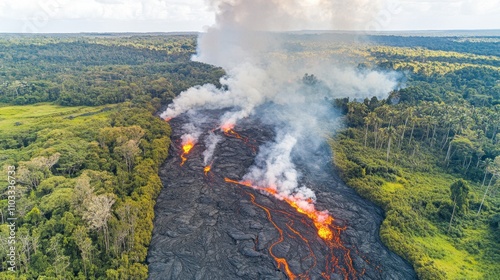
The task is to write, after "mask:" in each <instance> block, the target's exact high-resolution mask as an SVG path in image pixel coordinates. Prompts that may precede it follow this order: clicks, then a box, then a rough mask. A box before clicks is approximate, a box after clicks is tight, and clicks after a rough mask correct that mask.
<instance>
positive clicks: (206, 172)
mask: <svg viewBox="0 0 500 280" xmlns="http://www.w3.org/2000/svg"><path fill="white" fill-rule="evenodd" d="M211 169H212V165H207V166H205V168H203V172H204V173H205V176H207V175H208V172H210V170H211Z"/></svg>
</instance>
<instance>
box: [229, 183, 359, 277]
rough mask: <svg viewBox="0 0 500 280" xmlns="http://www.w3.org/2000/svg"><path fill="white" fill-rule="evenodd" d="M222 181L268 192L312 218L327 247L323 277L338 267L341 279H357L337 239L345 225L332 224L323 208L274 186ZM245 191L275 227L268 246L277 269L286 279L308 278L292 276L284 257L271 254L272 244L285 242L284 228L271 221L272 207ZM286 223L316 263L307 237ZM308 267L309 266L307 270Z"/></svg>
mask: <svg viewBox="0 0 500 280" xmlns="http://www.w3.org/2000/svg"><path fill="white" fill-rule="evenodd" d="M224 181H225V182H227V183H232V184H237V185H239V186H245V187H249V188H252V189H255V190H259V191H263V192H264V193H267V194H271V195H273V196H274V197H276V198H278V199H280V200H283V201H285V202H286V203H287V204H288V205H290V206H291V207H292V208H294V209H295V210H296V211H297V213H300V214H303V215H305V216H306V217H308V218H309V219H310V220H311V221H312V223H313V224H314V226H315V228H316V230H317V234H318V236H319V237H320V238H321V239H323V240H324V242H325V245H326V247H327V248H328V249H329V254H330V257H329V258H328V259H327V263H326V266H325V269H324V272H323V273H322V276H323V277H324V278H325V279H330V275H331V273H333V272H334V271H336V270H337V272H340V273H341V274H342V275H343V276H344V279H356V278H357V277H356V275H357V274H358V273H357V272H356V270H355V269H354V267H353V263H352V258H351V251H350V250H349V249H348V248H346V247H345V246H344V245H342V243H341V240H340V231H342V230H344V229H345V228H337V227H334V226H333V225H332V222H333V221H334V219H333V217H332V216H330V215H329V214H328V213H326V212H324V211H318V210H316V209H315V207H314V205H313V204H312V203H313V202H312V200H303V201H300V200H297V199H295V198H293V197H282V196H280V195H279V194H278V192H277V191H276V189H274V188H271V187H258V186H254V185H253V184H252V183H251V182H249V181H241V182H240V181H235V180H232V179H229V178H224ZM247 194H248V195H249V196H250V199H251V202H252V204H254V205H255V206H258V207H259V208H261V209H263V210H264V211H265V212H266V215H267V217H268V220H269V221H270V222H271V224H273V226H274V227H275V228H276V230H278V233H279V236H280V237H279V239H278V240H277V241H276V242H274V243H273V244H272V245H271V246H270V247H269V254H270V255H271V256H272V257H273V259H274V260H275V261H276V263H277V264H278V267H280V269H283V270H284V272H285V273H286V275H287V276H288V278H289V279H296V278H298V279H310V277H309V275H308V273H307V272H305V273H303V274H299V275H295V274H294V273H293V272H292V271H291V269H290V267H289V265H288V262H287V261H286V259H285V258H280V257H277V256H276V255H275V254H274V253H273V250H272V249H273V247H275V246H276V245H277V244H279V243H281V242H283V241H284V235H283V229H282V228H280V227H279V226H278V225H277V224H276V222H274V221H273V219H272V215H271V209H269V208H267V207H265V206H263V205H260V204H258V203H256V202H255V196H254V195H253V194H251V193H248V192H247ZM276 211H278V210H276ZM278 212H282V211H278ZM283 214H287V213H286V212H283ZM301 222H302V223H303V224H304V225H305V226H306V227H307V226H308V224H309V223H307V222H306V221H303V220H301ZM291 223H292V224H293V221H291ZM286 226H287V228H288V229H289V230H290V231H291V232H293V233H294V234H295V235H297V236H298V237H299V238H300V239H302V240H303V241H304V242H305V244H306V246H307V247H308V248H309V250H310V253H309V256H310V257H312V258H313V259H314V264H313V265H312V267H314V266H316V256H315V255H314V252H313V251H312V249H311V247H310V245H309V240H307V239H306V238H305V237H304V236H303V235H302V234H300V233H299V232H298V231H297V230H296V229H294V228H292V226H291V225H290V224H287V225H286ZM333 230H336V233H337V234H334V231H333ZM335 252H342V260H343V265H342V266H344V267H346V268H344V267H342V266H341V265H340V264H339V261H340V260H339V258H337V257H336V256H335ZM312 267H311V268H312ZM311 268H309V270H310V269H311ZM359 275H362V273H360V274H359Z"/></svg>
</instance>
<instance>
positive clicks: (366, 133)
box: [365, 124, 368, 147]
mask: <svg viewBox="0 0 500 280" xmlns="http://www.w3.org/2000/svg"><path fill="white" fill-rule="evenodd" d="M367 140H368V124H366V129H365V147H366V141H367Z"/></svg>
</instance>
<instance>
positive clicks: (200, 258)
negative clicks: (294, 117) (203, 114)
mask: <svg viewBox="0 0 500 280" xmlns="http://www.w3.org/2000/svg"><path fill="white" fill-rule="evenodd" d="M208 116H209V117H211V118H213V120H208V121H207V122H206V123H205V125H204V126H205V127H204V130H205V131H210V130H212V129H214V126H215V125H214V124H215V123H216V121H215V120H216V119H217V118H218V115H217V114H216V113H215V112H212V113H208ZM185 121H186V120H185V119H183V117H180V118H177V119H174V120H172V121H171V125H172V128H173V135H172V140H173V141H172V146H171V148H170V156H169V158H168V159H167V161H166V162H165V163H164V165H163V166H162V167H161V170H160V176H161V178H162V182H163V185H164V188H163V190H162V191H161V193H160V196H159V197H158V200H157V204H156V207H155V215H156V217H155V220H154V230H153V238H152V241H151V245H150V248H149V252H148V257H147V262H148V264H149V279H151V280H156V279H162V280H170V279H171V280H179V279H200V280H201V279H214V280H224V279H228V280H235V279H263V280H264V279H265V280H281V279H288V277H287V276H286V273H285V272H284V271H282V270H283V269H282V267H279V266H278V264H277V263H276V261H275V260H274V259H273V258H272V256H271V255H270V253H269V248H270V246H272V245H273V244H275V245H274V247H273V249H272V252H273V253H274V255H276V256H278V257H280V258H285V259H286V260H287V262H288V264H289V267H290V269H291V271H292V272H293V273H294V274H295V275H299V274H304V275H305V274H307V276H308V279H324V277H323V276H322V274H321V273H322V272H323V271H324V267H325V262H326V260H327V259H328V258H330V257H331V256H329V251H328V248H327V247H326V246H325V243H324V241H323V240H322V239H321V238H319V237H318V236H317V234H316V229H315V228H314V225H312V223H310V222H308V221H307V219H304V216H303V215H301V214H299V213H297V212H295V210H294V209H292V208H291V207H290V206H289V205H288V204H286V203H285V202H283V201H279V200H277V199H275V198H273V197H267V196H265V195H264V194H261V193H259V192H258V191H255V190H253V189H251V188H248V187H244V186H238V185H235V184H231V183H226V182H225V181H224V177H228V178H231V179H234V180H240V179H241V178H242V176H243V175H244V174H246V172H247V170H248V168H249V167H250V166H251V165H252V164H253V161H254V158H255V155H256V152H255V151H254V150H253V148H252V145H255V146H259V145H261V144H263V143H265V142H267V141H272V140H273V132H272V129H270V128H268V127H263V126H260V125H259V124H258V123H256V122H255V123H252V121H246V122H244V123H242V124H241V125H239V126H238V127H236V131H238V133H240V134H241V135H242V136H245V137H248V138H249V139H251V140H252V141H251V143H244V141H242V140H241V139H236V138H233V137H227V136H224V140H223V141H222V142H221V143H219V145H218V146H217V149H216V151H215V159H214V162H213V165H212V171H211V172H210V173H209V174H208V176H205V175H204V172H203V168H204V166H203V156H202V152H203V151H204V149H205V147H204V146H203V138H204V137H205V136H206V135H202V136H201V138H200V142H199V143H198V144H196V145H195V147H194V148H193V149H192V151H191V152H190V154H189V155H188V156H187V158H188V160H187V162H186V163H185V164H184V166H182V167H181V166H180V158H179V155H180V154H181V150H180V149H181V145H180V136H181V134H182V131H181V126H182V124H183V123H184V122H185ZM217 133H220V132H217ZM221 135H223V134H221ZM314 156H315V158H316V162H317V163H318V164H316V165H314V166H308V165H305V164H304V165H302V164H301V162H304V161H301V160H300V159H297V160H296V161H295V162H296V164H297V167H298V168H299V169H300V171H301V174H302V178H301V180H302V181H303V182H304V183H305V184H306V185H307V186H308V187H310V188H311V189H313V190H314V191H315V192H316V196H317V204H316V205H317V208H318V209H320V210H323V209H327V210H328V211H329V212H330V213H331V214H332V216H333V217H334V218H335V221H334V223H333V224H334V226H337V227H339V228H343V227H346V228H345V230H342V231H340V240H341V243H342V244H343V248H345V249H339V250H338V252H337V251H336V250H334V255H335V256H336V257H337V258H338V259H339V260H340V261H339V264H338V267H337V268H336V269H334V270H333V272H332V273H331V274H330V275H329V276H330V278H331V279H344V274H343V273H342V269H344V270H347V268H346V267H343V265H344V263H345V262H343V261H342V260H343V257H342V254H341V253H342V250H349V252H350V257H351V259H352V266H353V268H354V269H355V270H356V273H350V274H348V278H349V279H398V280H399V279H416V275H415V273H414V271H413V269H412V268H411V266H410V264H408V263H407V262H405V261H404V260H403V259H402V258H400V257H399V256H397V255H396V254H394V253H392V252H391V251H389V250H388V249H387V247H385V246H384V245H383V244H382V242H381V241H380V238H379V227H380V224H381V222H382V219H383V212H382V210H381V209H380V208H378V207H376V206H375V205H374V204H372V203H370V202H368V201H366V200H364V199H362V198H361V197H360V196H359V195H357V194H356V193H355V192H354V191H353V190H352V189H351V188H349V187H348V186H346V185H345V184H344V183H342V181H341V180H340V179H339V178H338V176H337V175H336V174H335V172H334V169H333V167H332V165H331V160H330V158H331V154H330V150H329V148H328V146H327V145H325V147H324V148H323V150H322V151H321V152H319V153H317V154H316V155H314ZM252 195H253V196H254V197H255V202H256V203H258V204H259V205H262V206H263V207H267V208H269V209H271V216H272V219H273V221H274V222H275V223H276V224H278V225H279V226H280V227H281V228H282V229H284V235H283V236H284V241H283V242H281V243H277V244H276V242H277V241H279V237H280V235H279V232H278V230H277V229H276V228H275V227H274V226H273V224H272V223H271V222H270V221H269V219H268V216H267V214H266V212H265V211H264V210H263V209H262V208H260V207H258V206H257V205H255V204H253V203H252V201H251V196H252ZM287 225H288V226H290V227H293V228H295V230H296V231H298V232H299V233H300V234H301V235H302V236H304V237H305V238H307V240H308V243H305V242H304V241H303V240H302V239H300V238H299V236H298V235H297V234H295V233H293V232H292V231H290V230H288V229H287ZM307 246H309V247H307ZM310 250H312V251H313V252H314V257H313V256H311V253H310ZM315 264H316V265H315Z"/></svg>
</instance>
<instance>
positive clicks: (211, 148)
mask: <svg viewBox="0 0 500 280" xmlns="http://www.w3.org/2000/svg"><path fill="white" fill-rule="evenodd" d="M220 141H222V137H221V136H219V135H216V134H214V133H213V132H210V133H209V134H208V137H207V138H206V139H205V147H206V150H205V151H204V152H203V163H204V165H205V166H206V165H208V164H209V163H210V161H211V160H212V158H213V155H214V152H215V148H216V147H217V144H219V142H220Z"/></svg>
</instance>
